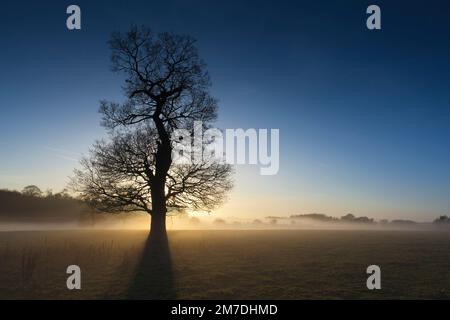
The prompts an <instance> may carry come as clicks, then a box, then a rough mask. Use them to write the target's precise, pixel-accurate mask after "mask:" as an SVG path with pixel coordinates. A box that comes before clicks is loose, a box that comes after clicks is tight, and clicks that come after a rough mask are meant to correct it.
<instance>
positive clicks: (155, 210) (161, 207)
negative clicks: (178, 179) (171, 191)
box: [150, 179, 167, 238]
mask: <svg viewBox="0 0 450 320" xmlns="http://www.w3.org/2000/svg"><path fill="white" fill-rule="evenodd" d="M164 185H165V179H162V181H161V182H160V183H154V185H153V188H152V194H151V195H152V220H151V225H150V235H151V236H155V237H156V238H161V237H164V236H166V213H167V208H166V197H165V192H164Z"/></svg>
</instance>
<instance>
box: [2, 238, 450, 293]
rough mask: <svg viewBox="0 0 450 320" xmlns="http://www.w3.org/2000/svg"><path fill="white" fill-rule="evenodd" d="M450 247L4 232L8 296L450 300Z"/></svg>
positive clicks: (448, 243) (444, 243)
mask: <svg viewBox="0 0 450 320" xmlns="http://www.w3.org/2000/svg"><path fill="white" fill-rule="evenodd" d="M449 248H450V232H445V231H386V230H384V231H383V230H376V231H374V230H372V231H366V230H357V231H356V230H224V231H219V230H202V231H192V230H191V231H187V230H173V231H169V232H168V243H166V244H163V245H161V244H157V245H155V244H153V243H151V241H149V239H148V231H142V230H139V231H137V230H127V231H125V230H123V231H118V230H109V231H98V230H96V231H93V230H91V231H90V230H78V231H73V230H71V231H14V232H0V299H449V298H450V250H449ZM71 264H76V265H79V266H80V268H81V278H82V285H81V286H82V288H81V290H68V289H67V287H66V279H67V277H68V275H67V274H66V268H67V266H69V265H71ZM372 264H376V265H379V266H380V267H381V273H382V280H381V281H382V289H381V290H372V291H371V290H368V289H367V288H366V279H367V277H368V275H367V274H366V268H367V266H369V265H372Z"/></svg>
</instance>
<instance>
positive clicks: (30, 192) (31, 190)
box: [22, 185, 42, 197]
mask: <svg viewBox="0 0 450 320" xmlns="http://www.w3.org/2000/svg"><path fill="white" fill-rule="evenodd" d="M22 194H23V195H26V196H30V197H41V196H42V191H41V189H39V188H38V187H37V186H35V185H30V186H26V187H25V188H23V190H22Z"/></svg>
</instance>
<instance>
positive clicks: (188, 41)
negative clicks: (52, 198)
mask: <svg viewBox="0 0 450 320" xmlns="http://www.w3.org/2000/svg"><path fill="white" fill-rule="evenodd" d="M109 43H110V47H111V50H112V64H113V70H114V71H117V72H121V73H123V74H125V76H126V80H125V85H124V91H125V94H126V97H127V99H126V101H125V103H122V104H119V103H115V102H107V101H103V102H101V106H100V112H101V114H102V116H103V121H102V125H103V126H104V127H106V128H107V129H108V133H109V139H108V140H107V141H104V140H103V141H99V142H97V143H96V144H95V145H94V147H93V148H92V150H91V153H90V157H88V158H85V159H83V160H82V166H83V169H82V170H76V171H75V177H74V179H73V186H74V188H75V190H76V191H78V192H79V193H80V195H81V198H83V199H84V200H86V201H88V202H89V203H90V204H91V205H92V206H94V207H95V208H97V209H99V210H101V211H106V212H116V213H117V212H130V211H145V212H147V213H149V214H150V215H151V230H152V232H153V231H158V232H165V221H166V214H167V213H168V212H174V213H176V212H180V211H182V210H184V209H187V208H190V209H193V210H208V211H209V210H211V209H213V208H214V207H216V206H217V205H219V204H220V203H221V202H222V201H223V200H224V196H225V194H226V192H227V191H228V190H229V189H230V188H231V181H230V175H231V167H230V166H229V165H225V164H221V163H218V162H217V161H215V160H213V159H203V160H202V161H201V162H200V163H197V162H196V163H195V164H175V163H173V160H172V150H173V148H174V146H175V144H176V143H179V142H178V141H176V139H173V138H172V133H173V132H174V130H176V129H187V130H189V131H190V132H193V125H194V121H202V125H203V127H204V129H206V128H207V127H209V126H210V123H211V122H212V121H214V120H215V119H216V117H217V100H216V99H215V98H213V97H212V96H211V95H210V94H209V87H210V80H209V76H208V73H207V71H206V69H205V65H204V63H203V62H202V60H201V59H200V58H199V56H198V54H197V50H196V47H195V41H194V39H192V38H191V37H189V36H185V35H177V34H171V33H162V34H159V35H158V36H155V35H153V34H152V32H151V31H150V30H148V29H146V28H136V27H133V28H131V30H130V31H129V32H128V33H126V34H125V35H123V34H120V33H115V34H113V36H112V38H111V40H110V42H109Z"/></svg>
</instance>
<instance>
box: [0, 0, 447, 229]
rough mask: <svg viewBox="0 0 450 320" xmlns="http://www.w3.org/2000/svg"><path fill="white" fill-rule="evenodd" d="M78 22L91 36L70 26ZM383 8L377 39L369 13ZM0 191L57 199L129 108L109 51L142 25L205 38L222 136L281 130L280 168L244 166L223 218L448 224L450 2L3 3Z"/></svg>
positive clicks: (222, 211)
mask: <svg viewBox="0 0 450 320" xmlns="http://www.w3.org/2000/svg"><path fill="white" fill-rule="evenodd" d="M70 4H77V5H79V6H80V8H81V14H82V22H81V23H82V29H81V30H77V31H69V30H67V28H66V18H67V14H66V8H67V6H68V5H70ZM370 4H377V5H378V6H380V8H381V24H382V29H381V30H372V31H371V30H368V29H367V28H366V19H367V17H368V15H367V14H366V8H367V6H368V5H370ZM1 11H2V13H1V15H0V43H1V50H0V66H1V72H0V112H1V117H0V150H1V151H0V188H9V189H18V190H20V189H22V188H23V187H24V186H26V185H29V184H36V185H38V186H40V187H41V189H43V190H45V189H53V191H60V190H61V189H63V188H64V187H65V185H66V183H67V182H68V177H69V176H70V175H71V174H72V171H73V169H74V168H76V167H78V159H79V158H80V157H81V155H82V154H86V153H87V151H88V149H89V147H90V146H91V145H92V143H93V142H94V141H95V140H96V139H98V138H101V137H103V136H104V135H105V132H104V129H103V128H102V127H101V126H100V125H99V121H100V116H99V114H98V106H99V101H100V100H102V99H108V100H113V101H123V99H124V97H123V95H122V90H121V85H122V82H123V78H122V77H121V76H120V75H117V74H114V73H112V72H111V70H110V65H111V64H110V52H109V48H108V45H107V41H108V39H109V37H110V34H111V33H112V32H113V31H126V30H127V29H128V28H129V26H130V25H131V24H137V25H146V26H148V27H150V28H152V29H153V30H154V31H155V32H164V31H171V32H175V33H184V34H189V35H192V36H193V37H195V38H196V39H197V41H198V42H197V46H198V49H199V52H200V55H201V57H202V58H203V60H204V61H205V62H206V63H207V65H208V70H209V72H210V75H211V79H212V83H213V86H212V89H211V92H212V94H213V95H214V96H215V97H217V98H218V99H219V120H218V122H217V123H216V126H217V127H219V128H244V129H247V128H257V129H258V128H268V129H270V128H276V129H279V130H280V170H279V173H278V174H277V175H275V176H261V175H260V174H259V168H258V167H256V166H238V167H237V168H236V174H235V177H234V180H235V188H234V190H233V191H232V192H231V193H230V195H229V200H228V202H227V203H226V204H225V205H224V206H222V207H221V208H220V209H218V210H217V211H216V212H214V214H216V215H218V216H222V217H239V218H248V219H252V218H256V217H265V216H269V215H277V216H287V215H291V214H302V213H312V212H319V213H325V214H329V215H334V216H341V215H344V214H346V213H353V214H355V215H358V216H359V215H367V216H370V217H374V218H376V219H381V218H388V219H393V218H400V219H415V220H417V221H430V220H433V219H434V218H436V217H437V216H438V215H440V214H445V213H449V212H450V196H449V195H450V167H449V163H450V148H449V147H448V146H449V144H448V141H449V138H450V90H449V88H450V75H449V74H450V73H449V71H450V59H449V58H448V57H449V56H450V42H449V41H448V39H449V36H450V23H448V13H449V12H450V5H449V4H447V3H446V1H437V0H433V1H361V0H353V1H350V0H349V1H312V0H311V1H280V0H278V1H203V0H202V1H197V0H179V1H150V0H145V1H136V0H127V1H121V0H117V1H98V0H97V1H39V2H38V1H28V2H24V1H8V0H7V1H2V10H1Z"/></svg>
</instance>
